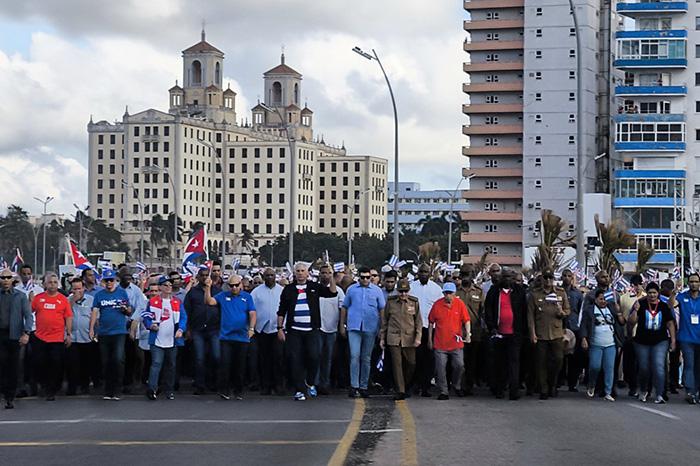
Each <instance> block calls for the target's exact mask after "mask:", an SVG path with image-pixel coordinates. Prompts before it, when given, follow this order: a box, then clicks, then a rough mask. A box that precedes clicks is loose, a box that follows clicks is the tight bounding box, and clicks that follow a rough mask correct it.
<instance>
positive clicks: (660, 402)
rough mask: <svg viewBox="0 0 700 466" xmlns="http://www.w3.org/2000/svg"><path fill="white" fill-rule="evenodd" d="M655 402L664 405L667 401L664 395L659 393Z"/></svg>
mask: <svg viewBox="0 0 700 466" xmlns="http://www.w3.org/2000/svg"><path fill="white" fill-rule="evenodd" d="M654 403H655V404H657V405H662V404H664V403H666V401H665V400H664V397H662V396H661V395H659V396H657V397H656V399H655V400H654Z"/></svg>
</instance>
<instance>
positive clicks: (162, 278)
mask: <svg viewBox="0 0 700 466" xmlns="http://www.w3.org/2000/svg"><path fill="white" fill-rule="evenodd" d="M165 283H170V284H172V283H173V281H172V279H171V278H170V277H168V276H167V275H161V276H160V278H159V279H158V284H159V285H164V284H165Z"/></svg>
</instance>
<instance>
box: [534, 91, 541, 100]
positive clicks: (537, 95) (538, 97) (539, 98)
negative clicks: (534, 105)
mask: <svg viewBox="0 0 700 466" xmlns="http://www.w3.org/2000/svg"><path fill="white" fill-rule="evenodd" d="M535 102H542V94H541V93H540V92H537V93H535Z"/></svg>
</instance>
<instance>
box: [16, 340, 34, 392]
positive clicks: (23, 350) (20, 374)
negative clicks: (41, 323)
mask: <svg viewBox="0 0 700 466" xmlns="http://www.w3.org/2000/svg"><path fill="white" fill-rule="evenodd" d="M17 383H18V384H19V388H20V392H24V393H26V394H29V395H31V396H35V395H36V391H37V388H36V387H37V385H36V384H37V381H36V377H35V376H34V348H33V347H32V341H31V338H30V340H29V343H27V344H26V345H24V346H20V347H19V362H18V363H17ZM27 386H28V388H29V391H28V392H27V391H26V390H25V388H27ZM25 396H26V395H25Z"/></svg>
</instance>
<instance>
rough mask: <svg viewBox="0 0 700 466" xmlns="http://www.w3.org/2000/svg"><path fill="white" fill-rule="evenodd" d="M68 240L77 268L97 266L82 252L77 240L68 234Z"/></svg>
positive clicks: (83, 268) (74, 264)
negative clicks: (76, 242) (73, 239)
mask: <svg viewBox="0 0 700 466" xmlns="http://www.w3.org/2000/svg"><path fill="white" fill-rule="evenodd" d="M66 240H67V241H68V250H69V251H70V255H71V258H72V259H73V267H75V269H76V270H86V269H94V268H95V266H94V265H92V264H91V263H90V261H88V260H87V259H86V258H85V256H84V255H83V253H82V252H80V250H79V249H78V245H77V244H75V242H74V241H72V240H71V239H70V237H68V236H66Z"/></svg>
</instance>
